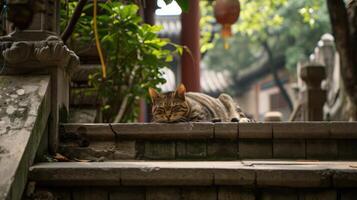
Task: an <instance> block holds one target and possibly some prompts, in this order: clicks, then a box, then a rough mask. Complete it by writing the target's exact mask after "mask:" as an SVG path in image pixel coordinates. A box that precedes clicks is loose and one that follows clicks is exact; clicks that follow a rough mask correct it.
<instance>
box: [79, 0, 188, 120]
mask: <svg viewBox="0 0 357 200" xmlns="http://www.w3.org/2000/svg"><path fill="white" fill-rule="evenodd" d="M99 7H100V8H101V9H100V10H99V12H100V15H99V16H98V18H97V21H98V33H99V35H100V38H101V43H102V49H103V50H104V54H105V55H106V63H107V65H108V69H107V78H106V80H102V78H101V77H102V76H101V72H100V71H98V72H97V73H95V74H92V75H90V77H89V79H90V83H91V84H92V85H93V86H94V87H95V89H96V91H97V92H98V95H99V98H100V99H101V102H102V112H103V116H104V119H103V121H104V122H113V121H118V122H129V121H134V120H135V119H136V118H137V115H138V111H139V110H138V100H139V99H140V98H141V97H146V99H147V100H148V99H149V98H148V96H147V91H148V88H149V87H152V88H155V87H156V85H158V84H160V83H164V82H165V80H164V79H162V78H161V69H162V68H164V67H165V66H168V62H170V61H171V60H172V56H173V55H172V54H173V53H177V52H182V48H181V47H179V46H177V45H174V44H171V43H170V42H169V40H166V39H160V38H158V36H157V32H158V31H159V30H160V29H161V27H159V26H151V25H148V24H144V23H143V22H142V19H141V18H140V17H139V16H138V14H137V12H138V9H139V8H138V6H136V5H134V4H130V5H123V4H122V3H119V2H107V3H101V4H99ZM91 9H92V4H90V5H87V6H86V8H85V11H90V10H91ZM88 13H91V11H90V12H88ZM88 13H87V12H84V14H83V15H82V16H81V19H80V21H79V23H78V24H77V28H76V30H75V32H74V34H73V38H72V40H73V41H79V43H80V44H79V45H78V44H77V46H83V45H85V44H93V41H94V36H93V31H92V26H91V23H92V17H91V16H90V14H88ZM168 44H171V45H174V46H175V47H176V50H175V52H171V51H169V50H165V49H163V47H164V46H166V45H168Z"/></svg>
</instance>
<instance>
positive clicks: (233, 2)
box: [214, 0, 240, 48]
mask: <svg viewBox="0 0 357 200" xmlns="http://www.w3.org/2000/svg"><path fill="white" fill-rule="evenodd" d="M239 13H240V4H239V0H216V2H215V5H214V17H215V18H216V21H217V22H218V23H220V24H221V25H222V38H223V40H224V41H225V48H228V44H227V43H226V39H227V38H228V37H230V36H232V28H231V26H232V24H234V23H235V22H236V21H237V20H238V17H239Z"/></svg>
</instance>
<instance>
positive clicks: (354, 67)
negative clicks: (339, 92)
mask: <svg viewBox="0 0 357 200" xmlns="http://www.w3.org/2000/svg"><path fill="white" fill-rule="evenodd" d="M327 7H328V11H329V13H330V21H331V25H332V31H333V34H334V37H335V41H336V48H337V51H338V52H339V54H340V59H341V74H342V78H343V82H344V85H345V88H346V91H347V93H348V95H349V96H350V97H351V98H352V100H353V102H354V104H355V105H357V56H356V53H357V52H356V41H355V40H354V39H353V38H352V36H351V30H350V28H351V27H349V20H348V14H347V10H346V6H345V3H344V1H336V0H327ZM351 25H352V24H351ZM352 26H353V25H352ZM354 28H356V27H354Z"/></svg>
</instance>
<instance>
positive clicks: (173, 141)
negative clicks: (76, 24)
mask: <svg viewBox="0 0 357 200" xmlns="http://www.w3.org/2000/svg"><path fill="white" fill-rule="evenodd" d="M60 135H61V136H62V137H61V145H60V151H61V153H62V154H63V155H66V156H67V157H69V158H70V159H72V160H77V161H82V162H49V163H36V164H34V165H33V166H32V167H31V168H30V172H29V184H28V187H27V191H28V192H27V196H31V198H35V197H42V198H47V199H51V198H53V199H55V198H57V199H74V200H76V199H128V200H129V199H130V200H131V199H135V200H136V199H137V200H148V199H153V200H156V199H157V200H160V199H170V200H171V199H194V200H196V199H198V200H200V199H204V200H206V199H215V200H230V199H241V200H250V199H257V200H259V199H264V200H265V199H272V200H276V199H277V200H279V199H284V200H285V199H286V200H290V199H294V200H295V199H296V200H301V199H316V200H320V199H321V200H329V199H331V200H332V199H336V200H337V199H338V200H340V199H341V200H347V199H351V200H352V199H357V190H356V188H357V123H346V122H309V123H306V122H296V123H244V124H243V123H241V124H238V123H179V124H151V123H149V124H145V123H143V124H62V125H61V134H60ZM83 161H95V162H83ZM96 161H104V162H96ZM25 196H26V195H25ZM24 198H25V197H24Z"/></svg>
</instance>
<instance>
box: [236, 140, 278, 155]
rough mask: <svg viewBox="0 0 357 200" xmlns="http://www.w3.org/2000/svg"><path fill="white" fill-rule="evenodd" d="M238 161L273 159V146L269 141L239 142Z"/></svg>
mask: <svg viewBox="0 0 357 200" xmlns="http://www.w3.org/2000/svg"><path fill="white" fill-rule="evenodd" d="M238 149H239V151H238V153H239V158H240V159H249V158H252V159H261V158H264V159H265V158H273V144H272V141H271V140H258V139H257V140H241V141H239V144H238Z"/></svg>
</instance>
